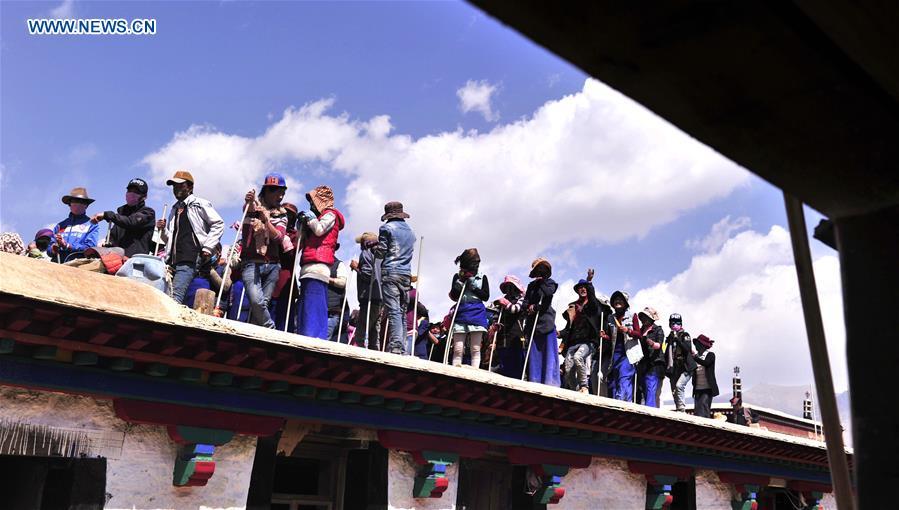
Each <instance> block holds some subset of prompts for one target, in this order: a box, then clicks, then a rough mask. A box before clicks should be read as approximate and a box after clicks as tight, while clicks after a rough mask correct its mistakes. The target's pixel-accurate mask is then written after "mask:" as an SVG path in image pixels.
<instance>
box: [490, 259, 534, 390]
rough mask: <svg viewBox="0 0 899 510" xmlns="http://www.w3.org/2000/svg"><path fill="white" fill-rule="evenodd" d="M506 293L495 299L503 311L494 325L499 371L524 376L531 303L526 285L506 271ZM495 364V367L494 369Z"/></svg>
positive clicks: (503, 291)
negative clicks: (526, 301) (526, 318)
mask: <svg viewBox="0 0 899 510" xmlns="http://www.w3.org/2000/svg"><path fill="white" fill-rule="evenodd" d="M499 290H500V292H502V293H503V297H501V298H499V299H497V300H496V301H494V302H493V304H494V306H495V307H496V308H497V309H498V310H499V312H500V313H502V316H501V317H498V318H497V322H496V323H495V324H494V325H493V326H492V327H493V328H495V329H496V333H495V334H496V354H495V355H494V359H495V361H496V371H497V372H498V373H500V374H503V375H504V376H506V377H521V371H522V369H523V368H524V366H523V365H524V345H525V342H526V341H527V335H525V333H524V320H525V317H526V312H527V303H525V300H524V291H525V289H524V285H522V284H521V280H520V279H519V278H518V277H517V276H514V275H506V277H505V278H504V279H503V283H501V284H499ZM493 369H494V368H493V367H491V368H490V370H493Z"/></svg>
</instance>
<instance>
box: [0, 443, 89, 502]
mask: <svg viewBox="0 0 899 510" xmlns="http://www.w3.org/2000/svg"><path fill="white" fill-rule="evenodd" d="M0 494H3V505H4V508H29V509H40V510H69V509H70V508H77V509H78V510H100V509H102V508H103V506H104V505H105V504H106V459H103V458H63V457H28V456H19V455H0Z"/></svg>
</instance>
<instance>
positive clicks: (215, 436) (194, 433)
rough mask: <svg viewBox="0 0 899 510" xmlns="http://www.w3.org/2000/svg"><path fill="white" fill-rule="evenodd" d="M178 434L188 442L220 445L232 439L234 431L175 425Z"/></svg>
mask: <svg viewBox="0 0 899 510" xmlns="http://www.w3.org/2000/svg"><path fill="white" fill-rule="evenodd" d="M175 428H176V430H177V431H178V435H179V436H181V438H182V439H184V440H185V441H186V442H188V443H200V444H211V445H215V446H221V445H223V444H225V443H227V442H229V441H231V440H232V439H234V432H232V431H230V430H224V429H207V428H202V427H188V426H186V425H178V426H176V427H175Z"/></svg>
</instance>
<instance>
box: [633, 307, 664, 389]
mask: <svg viewBox="0 0 899 510" xmlns="http://www.w3.org/2000/svg"><path fill="white" fill-rule="evenodd" d="M657 320H659V313H658V312H656V310H655V308H652V307H649V306H647V307H646V308H644V309H643V311H642V312H640V313H639V314H637V315H636V316H635V318H634V319H633V324H634V326H635V328H634V338H639V339H640V343H641V344H642V347H643V359H642V360H640V363H638V366H637V373H638V374H639V377H640V380H641V381H642V387H643V404H645V405H647V406H649V407H659V405H660V403H661V401H660V399H659V396H660V395H661V394H662V381H664V380H665V354H664V352H663V349H662V347H663V345H662V344H663V342H664V341H665V333H664V332H663V331H662V327H661V326H659V325H658V324H656V321H657Z"/></svg>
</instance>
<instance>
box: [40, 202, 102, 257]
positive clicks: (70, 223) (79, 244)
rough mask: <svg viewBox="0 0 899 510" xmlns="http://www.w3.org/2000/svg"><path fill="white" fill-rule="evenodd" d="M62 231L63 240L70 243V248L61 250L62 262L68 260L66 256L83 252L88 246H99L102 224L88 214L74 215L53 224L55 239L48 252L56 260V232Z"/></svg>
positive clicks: (51, 242)
mask: <svg viewBox="0 0 899 510" xmlns="http://www.w3.org/2000/svg"><path fill="white" fill-rule="evenodd" d="M59 233H62V240H63V241H65V242H67V243H68V244H69V248H68V249H65V250H60V251H59V257H60V260H61V261H62V262H65V261H66V257H68V256H69V255H71V254H73V253H78V252H82V251H84V250H86V249H88V248H93V247H94V246H97V242H98V241H99V239H100V225H99V224H96V223H91V222H90V218H89V217H88V216H87V215H86V214H82V215H81V216H73V215H72V214H69V217H68V218H66V219H64V220H62V221H60V222H59V223H57V224H56V225H54V226H53V235H54V237H53V239H52V240H51V241H50V247H49V248H48V249H47V254H48V255H50V257H51V258H52V259H53V260H54V261H55V260H56V255H54V254H53V245H55V244H56V234H59Z"/></svg>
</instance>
